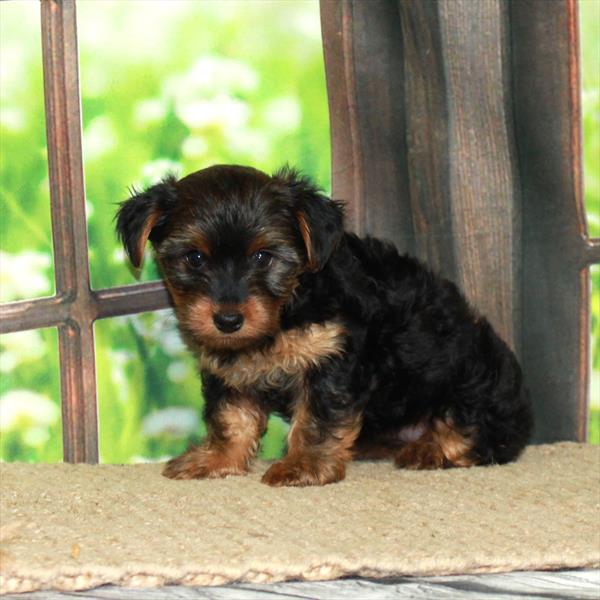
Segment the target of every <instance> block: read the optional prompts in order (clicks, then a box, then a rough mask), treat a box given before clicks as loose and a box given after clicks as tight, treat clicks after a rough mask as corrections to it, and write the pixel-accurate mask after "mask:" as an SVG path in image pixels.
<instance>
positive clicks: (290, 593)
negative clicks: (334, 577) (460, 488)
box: [4, 570, 600, 600]
mask: <svg viewBox="0 0 600 600" xmlns="http://www.w3.org/2000/svg"><path fill="white" fill-rule="evenodd" d="M67 598H71V599H72V598H89V599H90V600H117V599H122V600H246V599H249V600H255V599H256V600H261V599H265V600H266V599H268V600H277V599H282V600H284V599H287V600H289V599H293V598H303V599H310V600H326V599H327V600H335V599H338V598H339V599H340V600H347V599H356V600H359V599H360V600H382V599H384V598H399V599H400V600H402V599H403V598H415V599H422V598H435V599H438V598H439V599H441V600H444V599H446V598H447V599H450V598H452V599H453V600H454V599H456V600H463V599H472V600H474V599H476V598H477V599H484V600H494V599H502V600H510V599H515V598H540V599H542V598H543V599H546V600H547V599H549V598H550V599H554V598H556V600H559V599H571V598H574V599H582V600H583V599H586V600H587V599H590V600H598V599H600V571H589V570H583V571H559V572H546V571H535V572H521V573H502V574H497V575H461V576H453V577H427V578H409V577H406V578H400V579H394V580H389V581H385V582H382V581H371V580H368V579H342V580H338V581H323V582H289V583H278V584H270V585H252V584H247V583H246V584H243V583H240V584H235V585H227V586H221V587H204V588H197V587H196V588H192V587H181V586H172V587H164V588H148V589H126V588H120V587H114V586H104V587H101V588H97V589H95V590H89V591H86V592H35V593H30V594H18V595H7V596H4V599H5V600H66V599H67Z"/></svg>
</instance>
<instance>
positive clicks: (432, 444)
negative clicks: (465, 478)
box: [394, 419, 477, 469]
mask: <svg viewBox="0 0 600 600" xmlns="http://www.w3.org/2000/svg"><path fill="white" fill-rule="evenodd" d="M473 445H474V443H473V438H472V434H471V432H470V431H467V430H465V431H461V430H459V429H458V428H457V427H456V426H455V425H454V423H453V422H452V420H451V419H446V420H442V419H436V420H434V421H433V422H432V423H431V426H430V427H428V428H427V429H426V430H425V431H424V432H423V434H422V435H421V436H420V437H419V438H418V439H416V440H413V441H410V442H408V443H407V444H406V445H405V446H404V447H403V448H402V449H401V450H399V451H398V453H397V454H396V456H395V458H394V462H395V464H396V466H397V467H399V468H402V469H446V468H450V467H470V466H473V465H474V464H476V463H477V460H476V458H475V456H474V455H473V452H472V450H473Z"/></svg>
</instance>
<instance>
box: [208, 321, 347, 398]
mask: <svg viewBox="0 0 600 600" xmlns="http://www.w3.org/2000/svg"><path fill="white" fill-rule="evenodd" d="M344 336H345V334H344V329H343V327H342V326H341V325H340V324H339V323H336V322H333V321H332V322H327V323H324V324H323V325H318V324H312V325H310V326H307V327H303V328H298V329H290V330H288V331H282V332H281V333H279V334H278V336H277V337H276V338H275V340H274V342H273V344H271V345H270V346H269V347H268V348H266V349H263V350H255V351H250V352H244V353H240V355H239V356H236V357H234V358H233V360H230V361H228V362H224V361H223V359H222V358H220V357H219V356H217V355H215V354H213V353H211V352H206V351H205V352H203V353H202V354H201V357H200V369H201V370H202V371H205V372H208V373H211V374H212V375H215V376H217V377H219V378H220V379H221V380H223V382H224V383H225V385H227V386H228V387H230V388H233V389H236V390H239V391H245V390H254V391H267V390H273V389H281V388H286V387H289V386H291V385H295V384H297V383H298V382H299V381H301V378H302V377H303V375H304V374H305V373H306V372H307V371H308V370H309V369H311V368H315V367H318V366H319V365H320V364H321V363H322V362H323V361H325V360H327V359H329V358H332V357H334V356H338V355H340V354H341V353H342V349H343V344H344Z"/></svg>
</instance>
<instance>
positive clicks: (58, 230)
mask: <svg viewBox="0 0 600 600" xmlns="http://www.w3.org/2000/svg"><path fill="white" fill-rule="evenodd" d="M41 11H42V15H41V16H42V55H43V63H44V97H45V107H46V135H47V143H48V170H49V179H50V201H51V206H52V234H53V245H54V259H55V278H56V290H57V296H58V297H60V298H64V299H65V300H66V301H67V302H68V303H69V305H70V311H69V318H68V320H67V321H66V322H64V323H62V324H61V325H59V353H60V362H61V397H62V412H63V451H64V459H65V460H66V461H68V462H90V463H96V462H98V419H97V408H96V375H95V360H94V336H93V319H94V311H95V307H94V302H93V299H92V295H91V290H90V283H89V282H90V277H89V265H88V243H87V225H86V218H85V190H84V178H83V159H82V149H81V105H80V98H79V72H78V55H77V24H76V12H75V2H74V0H62V1H60V0H43V1H42V3H41Z"/></svg>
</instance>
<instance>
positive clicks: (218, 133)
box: [0, 0, 330, 462]
mask: <svg viewBox="0 0 600 600" xmlns="http://www.w3.org/2000/svg"><path fill="white" fill-rule="evenodd" d="M0 11H1V14H0V27H1V29H0V43H1V55H0V57H1V60H2V68H1V69H0V76H1V77H2V80H1V83H2V85H1V89H0V94H1V96H0V103H1V114H0V127H1V130H0V134H1V135H0V140H1V141H0V144H1V145H0V150H1V154H2V159H1V162H0V180H1V182H2V190H1V194H2V195H1V201H2V211H3V218H2V220H1V224H0V236H1V237H0V250H1V251H2V253H3V254H2V281H1V283H2V285H1V286H0V300H1V301H4V302H5V301H11V300H18V299H24V298H28V297H35V296H43V295H49V294H51V293H52V292H53V284H52V280H53V273H52V266H51V265H52V261H51V251H52V250H51V239H50V217H49V193H48V176H47V164H46V149H45V124H44V109H43V92H42V90H43V81H42V69H41V51H40V36H39V27H40V23H39V14H38V13H39V5H38V3H35V2H23V3H19V2H17V3H1V4H0ZM78 36H79V52H80V80H81V95H82V113H83V123H82V126H83V148H84V166H85V177H86V198H87V209H88V211H87V212H88V236H89V244H90V269H91V278H92V285H93V287H94V288H104V287H110V286H114V285H124V284H128V283H134V282H135V281H136V278H135V276H134V274H133V272H132V271H131V270H130V269H129V267H128V265H127V264H126V261H125V257H124V254H123V252H122V250H121V248H120V247H119V246H118V244H117V242H116V238H115V234H114V224H113V216H114V212H115V208H116V203H117V202H119V201H121V200H123V199H125V198H126V197H127V195H128V188H129V187H130V186H132V185H134V186H136V187H143V186H145V185H148V184H150V183H153V182H155V181H157V180H158V179H160V178H162V177H163V176H165V175H166V174H167V173H169V172H174V173H175V174H179V175H183V174H186V173H189V172H191V171H195V170H197V169H199V168H202V167H205V166H208V165H210V164H214V163H239V164H251V165H253V166H256V167H257V168H260V169H263V170H265V171H267V172H272V171H273V170H275V169H277V168H278V167H280V166H282V164H283V163H284V162H289V163H290V164H293V165H296V166H298V167H299V168H301V169H302V170H303V171H304V172H306V173H307V174H309V175H311V176H312V177H314V178H315V179H316V180H317V181H318V182H319V183H320V184H321V185H322V186H323V187H324V188H325V189H328V188H329V186H330V144H329V122H328V119H329V116H328V110H327V95H326V88H325V73H324V64H323V55H322V47H321V32H320V23H319V5H318V2H317V1H316V0H310V1H306V0H292V1H287V0H274V1H261V2H248V1H246V0H241V1H228V2H219V1H203V2H188V1H177V0H168V1H145V2H124V1H109V0H102V1H90V0H87V1H86V2H79V3H78ZM154 278H156V272H155V268H154V265H153V262H152V260H147V261H146V263H145V266H144V269H143V271H142V273H141V280H150V279H154ZM32 335H33V336H37V337H35V339H33V338H32V337H31V336H32ZM95 335H96V353H97V366H98V373H97V382H98V398H99V421H100V455H101V460H102V461H104V462H129V461H135V460H148V459H160V458H164V457H166V456H169V455H173V454H175V453H178V452H180V451H182V450H183V449H184V448H185V447H186V446H187V445H188V444H189V442H190V441H197V440H198V438H199V437H201V436H202V435H203V433H204V430H203V424H202V423H201V422H200V414H201V409H202V397H201V391H200V383H199V381H198V377H197V375H196V372H195V365H194V363H193V360H192V358H191V357H190V355H189V353H188V352H187V351H186V350H185V348H184V347H183V344H182V343H181V341H180V339H179V336H178V333H177V330H176V327H175V322H174V319H173V317H172V316H171V315H170V313H169V312H168V311H166V312H164V311H163V312H159V313H152V314H143V315H135V316H131V317H125V318H118V319H109V320H106V321H101V322H98V323H97V324H96V327H95ZM27 336H29V337H27ZM19 341H20V342H21V343H20V344H19V343H17V342H19ZM27 344H32V345H34V346H35V348H36V349H37V350H36V352H35V353H34V357H33V358H32V357H29V358H27V357H26V356H25V355H24V354H23V347H24V346H26V345H27ZM2 350H3V353H2V363H1V368H2V371H1V372H2V381H1V383H0V410H1V411H2V412H1V414H0V419H1V421H2V423H4V425H3V427H4V429H5V430H4V431H2V435H1V436H0V458H2V459H4V460H16V459H19V460H35V461H56V460H60V458H61V456H60V454H61V452H60V448H61V446H62V444H61V441H60V418H59V414H60V413H59V411H58V407H59V391H58V386H59V383H58V352H57V342H56V335H55V332H54V331H51V332H24V333H19V334H11V335H9V336H5V337H4V338H3V340H2ZM15 393H16V394H17V395H16V396H15ZM19 394H20V395H19ZM27 394H29V395H27ZM32 394H35V396H32ZM35 402H37V403H38V405H39V406H38V411H37V414H38V415H44V414H46V413H48V414H47V415H46V416H45V420H44V419H42V418H40V419H38V421H39V422H36V416H35V414H36V413H35V411H33V413H34V414H33V415H32V414H30V413H31V412H32V411H31V410H28V408H27V406H32V407H33V406H34V405H35ZM35 406H37V405H35ZM44 407H45V408H44ZM52 407H54V409H55V410H54V411H52ZM44 410H46V413H44ZM50 413H51V414H50ZM50 421H51V422H50ZM35 428H37V429H43V430H44V431H45V432H46V435H45V436H41V435H37V437H36V436H35V435H33V434H31V433H30V432H31V430H32V429H35ZM286 430H287V425H286V424H284V423H283V422H282V421H281V420H280V419H278V418H276V417H274V418H272V419H271V421H270V424H269V433H268V434H267V436H266V438H265V439H264V442H263V445H262V454H263V456H265V457H274V456H278V455H279V454H280V453H281V451H282V447H283V441H284V437H285V433H286Z"/></svg>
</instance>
